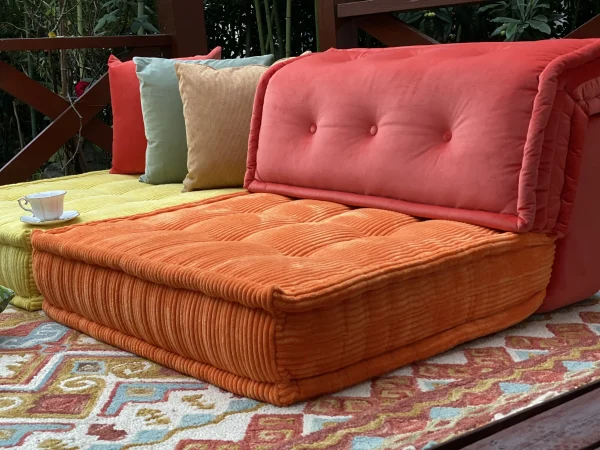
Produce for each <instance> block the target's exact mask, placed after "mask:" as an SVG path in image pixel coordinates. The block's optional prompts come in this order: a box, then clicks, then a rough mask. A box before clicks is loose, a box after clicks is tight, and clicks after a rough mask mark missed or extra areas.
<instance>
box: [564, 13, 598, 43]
mask: <svg viewBox="0 0 600 450" xmlns="http://www.w3.org/2000/svg"><path fill="white" fill-rule="evenodd" d="M566 38H567V39H588V38H600V14H598V15H597V16H596V17H593V18H592V19H590V20H588V21H587V22H586V23H584V24H583V25H581V26H580V27H579V28H577V29H576V30H574V31H572V32H571V33H569V34H567V36H566Z"/></svg>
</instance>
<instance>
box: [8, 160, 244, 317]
mask: <svg viewBox="0 0 600 450" xmlns="http://www.w3.org/2000/svg"><path fill="white" fill-rule="evenodd" d="M54 189H65V190H67V195H66V196H65V210H73V209H76V210H78V211H79V212H80V216H79V217H78V218H76V219H75V220H73V221H71V222H68V223H67V225H72V224H75V223H82V222H90V221H93V220H98V219H106V218H109V217H122V216H127V215H130V214H137V213H141V212H147V211H153V210H156V209H160V208H164V207H168V206H173V205H177V204H182V203H189V202H196V201H198V200H202V199H204V198H209V197H214V196H217V195H221V194H228V193H231V192H238V191H241V189H223V190H220V189H217V190H208V191H198V192H194V193H187V194H182V193H181V184H167V185H161V186H150V185H147V184H145V183H140V182H139V177H138V176H134V175H113V174H109V173H108V172H106V171H101V172H90V173H87V174H83V175H74V176H68V177H63V178H53V179H50V180H39V181H33V182H28V183H18V184H12V185H8V186H2V187H0V211H2V214H0V285H4V286H6V287H8V288H10V289H12V290H13V291H15V293H16V294H17V295H16V297H15V298H14V299H13V301H12V303H13V304H14V305H15V306H18V307H20V308H25V309H28V310H30V311H35V310H38V309H41V307H42V297H41V295H40V292H39V290H38V288H37V286H36V284H35V280H34V279H33V274H32V268H31V244H30V235H31V232H32V230H34V229H36V228H38V227H32V226H30V225H26V224H24V223H22V222H21V221H20V220H19V217H20V216H23V215H28V214H29V213H27V212H25V211H23V210H22V209H21V208H20V207H19V205H18V204H17V199H18V198H19V197H22V196H23V195H26V194H31V193H33V192H41V191H49V190H54ZM60 226H61V225H54V226H45V227H39V228H40V229H42V230H48V229H51V228H57V227H60Z"/></svg>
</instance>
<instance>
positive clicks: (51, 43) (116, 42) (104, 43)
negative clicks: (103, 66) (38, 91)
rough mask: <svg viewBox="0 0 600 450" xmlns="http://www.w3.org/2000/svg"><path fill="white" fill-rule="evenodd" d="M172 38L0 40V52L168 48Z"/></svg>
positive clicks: (153, 36)
mask: <svg viewBox="0 0 600 450" xmlns="http://www.w3.org/2000/svg"><path fill="white" fill-rule="evenodd" d="M171 43H172V36H169V35H166V34H154V35H147V36H83V37H56V38H23V39H0V51H3V52H15V51H26V50H65V49H78V48H121V47H169V46H170V45H171Z"/></svg>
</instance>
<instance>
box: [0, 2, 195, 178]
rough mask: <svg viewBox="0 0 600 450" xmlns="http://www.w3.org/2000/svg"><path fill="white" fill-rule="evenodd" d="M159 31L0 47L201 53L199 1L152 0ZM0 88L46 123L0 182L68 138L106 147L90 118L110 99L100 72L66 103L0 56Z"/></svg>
mask: <svg viewBox="0 0 600 450" xmlns="http://www.w3.org/2000/svg"><path fill="white" fill-rule="evenodd" d="M157 9H158V16H159V25H160V30H161V32H162V33H164V34H159V35H147V36H93V37H57V38H29V39H0V51H3V52H13V51H33V50H65V49H88V48H111V49H112V48H126V49H129V52H128V53H127V56H126V58H125V59H127V58H131V57H133V56H158V55H164V56H168V57H177V56H191V55H195V54H206V52H207V43H206V32H205V28H204V5H203V2H202V1H201V0H157ZM0 90H3V91H6V92H7V93H9V94H11V95H12V96H13V97H15V98H17V99H18V100H20V101H22V102H24V103H26V104H28V105H29V106H31V107H33V108H35V109H36V110H38V111H40V112H41V113H42V114H44V115H46V116H48V117H49V118H51V119H52V123H51V124H50V125H49V126H47V127H46V128H45V129H44V130H43V131H42V132H41V133H40V134H38V135H37V136H36V137H35V138H34V139H33V140H32V141H31V142H29V143H28V144H27V145H26V146H25V147H24V148H23V149H22V150H21V151H20V152H18V153H17V154H16V155H15V156H14V157H13V158H12V159H11V160H10V161H9V162H8V163H7V164H6V165H4V167H2V168H0V185H6V184H11V183H17V182H20V181H25V180H27V179H28V178H29V177H31V176H32V175H33V174H34V173H35V172H36V171H37V170H38V169H39V168H40V167H41V166H42V165H43V164H44V163H45V162H47V161H48V159H50V157H51V156H52V155H53V154H54V153H56V152H57V151H58V150H59V149H60V147H62V146H63V145H64V144H65V143H66V142H67V141H68V140H69V139H71V138H73V137H74V136H77V135H78V134H79V133H81V136H82V137H84V138H85V139H88V140H89V141H91V142H93V143H94V144H96V145H98V146H99V147H101V148H103V149H104V150H106V151H107V152H111V148H112V129H111V128H110V127H109V126H108V125H106V124H105V123H103V122H102V121H100V120H98V119H97V118H96V115H97V114H98V113H99V112H100V111H102V110H103V109H104V108H105V107H106V105H108V104H109V103H110V91H109V84H108V76H107V75H106V74H104V75H103V76H102V77H100V78H99V79H98V80H97V81H96V82H94V83H93V84H92V85H91V86H90V87H89V88H88V89H87V90H86V92H85V93H84V94H83V95H82V96H81V97H79V98H78V99H76V100H75V101H73V102H71V101H70V100H68V99H65V98H63V97H61V96H59V95H57V94H55V93H54V92H52V91H50V90H48V89H47V88H46V87H44V86H43V85H41V84H40V83H38V82H36V81H34V80H32V79H31V78H29V77H28V76H27V75H25V74H24V73H23V72H20V71H19V70H17V69H15V68H13V67H12V66H10V65H9V64H7V63H5V62H2V61H0Z"/></svg>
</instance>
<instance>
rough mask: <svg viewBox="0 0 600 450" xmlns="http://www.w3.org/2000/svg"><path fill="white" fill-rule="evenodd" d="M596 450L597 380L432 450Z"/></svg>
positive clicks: (599, 432) (599, 438)
mask: <svg viewBox="0 0 600 450" xmlns="http://www.w3.org/2000/svg"><path fill="white" fill-rule="evenodd" d="M596 448H600V380H598V381H596V382H594V383H591V384H589V385H587V386H584V387H581V388H579V389H577V390H574V391H571V392H568V393H566V394H564V395H560V396H557V397H555V398H553V399H550V400H548V401H546V402H544V403H540V404H539V405H536V406H534V407H531V408H528V409H526V410H523V411H521V412H519V413H517V414H515V415H513V416H509V417H506V418H504V419H502V420H499V421H497V422H494V423H492V424H490V425H488V426H486V427H483V428H480V429H477V430H474V431H472V432H470V433H467V434H464V435H462V436H459V437H457V438H455V439H453V440H451V441H448V442H446V443H444V444H442V445H440V446H438V447H436V450H454V449H468V450H484V449H495V450H520V449H527V450H538V449H539V450H559V449H560V450H584V449H585V450H587V449H596Z"/></svg>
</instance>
